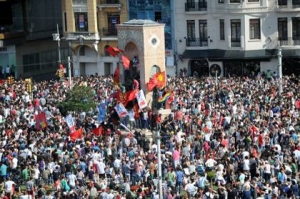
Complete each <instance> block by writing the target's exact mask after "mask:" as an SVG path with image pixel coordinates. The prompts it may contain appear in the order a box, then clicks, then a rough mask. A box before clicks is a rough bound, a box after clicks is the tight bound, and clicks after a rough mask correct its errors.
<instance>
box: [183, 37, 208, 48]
mask: <svg viewBox="0 0 300 199" xmlns="http://www.w3.org/2000/svg"><path fill="white" fill-rule="evenodd" d="M186 46H187V47H205V46H208V40H207V39H202V38H187V39H186Z"/></svg>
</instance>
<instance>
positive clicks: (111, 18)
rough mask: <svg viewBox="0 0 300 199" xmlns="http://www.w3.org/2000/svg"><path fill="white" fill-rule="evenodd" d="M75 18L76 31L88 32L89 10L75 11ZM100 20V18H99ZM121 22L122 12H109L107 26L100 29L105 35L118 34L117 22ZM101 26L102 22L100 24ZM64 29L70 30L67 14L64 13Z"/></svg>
mask: <svg viewBox="0 0 300 199" xmlns="http://www.w3.org/2000/svg"><path fill="white" fill-rule="evenodd" d="M74 18H75V31H76V32H88V28H89V24H88V13H87V12H74ZM98 22H99V20H98ZM119 23H120V13H118V12H117V13H115V12H111V13H107V28H103V30H100V31H99V32H101V33H102V34H103V35H105V36H109V35H117V28H116V24H119ZM98 27H100V24H98ZM64 30H65V31H68V27H67V15H66V13H64Z"/></svg>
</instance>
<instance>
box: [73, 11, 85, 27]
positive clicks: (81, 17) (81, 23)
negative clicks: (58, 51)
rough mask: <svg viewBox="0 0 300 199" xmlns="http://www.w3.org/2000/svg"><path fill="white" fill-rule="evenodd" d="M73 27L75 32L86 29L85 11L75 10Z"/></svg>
mask: <svg viewBox="0 0 300 199" xmlns="http://www.w3.org/2000/svg"><path fill="white" fill-rule="evenodd" d="M74 15H75V29H76V32H87V31H88V18H87V13H86V12H75V13H74Z"/></svg>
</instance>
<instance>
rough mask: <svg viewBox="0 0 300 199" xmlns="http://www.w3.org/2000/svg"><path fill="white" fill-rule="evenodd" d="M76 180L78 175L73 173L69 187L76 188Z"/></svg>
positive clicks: (69, 177) (69, 178)
mask: <svg viewBox="0 0 300 199" xmlns="http://www.w3.org/2000/svg"><path fill="white" fill-rule="evenodd" d="M76 179H77V178H76V175H75V174H74V173H73V172H72V173H71V174H70V175H69V176H68V180H69V185H70V187H71V188H74V187H75V186H76Z"/></svg>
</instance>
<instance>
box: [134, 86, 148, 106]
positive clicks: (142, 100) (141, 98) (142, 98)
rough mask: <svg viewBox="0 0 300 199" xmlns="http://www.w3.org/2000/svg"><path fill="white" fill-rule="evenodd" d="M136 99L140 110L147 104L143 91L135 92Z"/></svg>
mask: <svg viewBox="0 0 300 199" xmlns="http://www.w3.org/2000/svg"><path fill="white" fill-rule="evenodd" d="M136 99H137V102H138V105H139V107H140V109H143V108H146V107H147V102H146V98H145V95H144V91H143V90H140V91H139V92H137V94H136Z"/></svg>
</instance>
